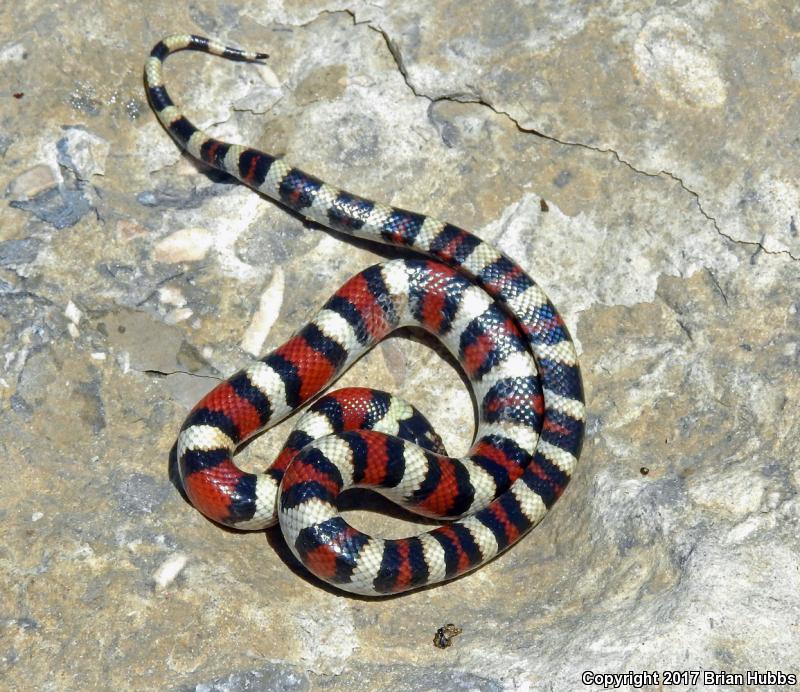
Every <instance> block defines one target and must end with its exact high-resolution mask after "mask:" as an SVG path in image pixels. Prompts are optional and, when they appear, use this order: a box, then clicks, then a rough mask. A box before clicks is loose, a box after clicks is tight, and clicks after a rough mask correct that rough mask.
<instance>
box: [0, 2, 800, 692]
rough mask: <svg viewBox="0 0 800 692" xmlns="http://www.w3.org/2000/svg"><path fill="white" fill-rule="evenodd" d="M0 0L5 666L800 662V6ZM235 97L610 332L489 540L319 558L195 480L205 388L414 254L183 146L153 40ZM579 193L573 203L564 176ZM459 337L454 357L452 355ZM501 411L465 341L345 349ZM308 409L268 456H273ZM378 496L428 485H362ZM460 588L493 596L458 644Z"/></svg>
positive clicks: (155, 674)
mask: <svg viewBox="0 0 800 692" xmlns="http://www.w3.org/2000/svg"><path fill="white" fill-rule="evenodd" d="M146 7H148V8H149V9H147V10H142V11H140V12H136V13H132V12H131V6H130V5H129V4H127V3H122V2H119V1H118V0H116V1H114V2H108V3H103V5H102V9H98V7H97V6H96V5H93V4H92V3H67V4H61V5H58V6H56V5H53V4H52V3H45V2H42V1H41V0H32V1H31V2H28V3H26V11H25V12H24V13H21V12H18V11H17V9H16V8H15V7H14V6H13V3H6V4H5V5H4V6H3V7H2V8H0V73H1V74H2V77H3V84H4V87H3V92H2V99H3V111H2V118H0V157H2V163H3V165H2V166H1V167H0V190H2V194H3V195H4V200H3V204H2V205H0V345H1V346H2V361H0V407H1V408H0V468H2V471H3V474H4V478H5V482H4V483H3V484H2V485H0V518H2V520H3V522H4V525H5V536H6V538H5V540H4V541H3V546H2V548H0V577H2V583H3V584H4V587H3V589H2V590H0V624H2V627H0V670H2V673H0V679H2V680H3V681H4V682H3V686H4V687H5V686H7V687H8V688H17V689H26V688H34V687H35V688H39V689H64V688H81V689H86V688H120V687H122V688H128V687H132V688H137V689H141V688H153V689H164V688H177V689H197V690H245V689H290V690H293V689H297V690H307V689H326V690H339V689H341V690H349V689H397V690H417V689H478V690H499V689H555V690H574V689H580V688H581V673H582V671H585V670H592V671H597V672H608V673H614V672H624V671H629V670H630V671H641V670H656V671H660V670H673V669H700V670H710V671H718V670H726V671H729V672H743V671H746V670H764V671H766V670H772V671H775V670H782V671H784V672H792V673H794V674H798V673H800V538H799V536H800V496H799V495H798V489H800V462H798V459H800V416H798V411H799V410H800V384H799V380H798V378H797V371H798V364H799V363H800V329H799V327H800V315H798V296H800V265H798V258H800V239H799V238H798V230H797V229H798V223H800V221H798V216H800V186H798V183H797V171H798V170H800V146H799V142H800V140H798V135H797V132H798V125H799V124H800V52H799V51H798V48H797V46H798V45H800V43H798V38H799V36H798V34H799V33H800V9H798V6H795V5H793V4H792V3H783V2H779V1H777V0H756V2H754V3H749V4H747V5H745V4H738V5H737V4H736V3H732V4H725V3H718V2H713V1H710V0H696V1H691V2H687V3H669V4H663V3H660V4H655V5H654V4H653V3H645V2H636V1H633V0H631V1H630V2H602V3H584V2H577V1H569V2H552V1H551V2H544V3H528V2H523V1H522V0H516V1H514V2H506V1H501V0H492V1H490V2H453V1H450V0H447V1H444V2H437V3H424V2H406V3H389V2H386V1H385V0H384V1H378V2H370V3H366V2H358V1H354V2H353V3H351V4H350V5H349V6H347V9H344V8H343V7H342V6H341V5H340V4H337V3H334V2H327V1H324V0H318V1H310V2H304V3H289V2H271V3H263V2H262V3H255V2H244V3H241V4H240V5H239V6H238V7H237V6H235V5H232V4H224V3H223V4H220V3H214V2H209V1H208V0H199V1H195V2H185V1H184V0H177V2H174V3H170V4H166V5H164V4H160V5H158V6H156V5H147V6H146ZM176 31H192V32H195V33H204V34H210V35H214V36H217V37H219V38H222V39H225V40H227V41H230V42H231V43H234V44H238V45H242V46H246V47H252V48H256V49H264V48H265V49H266V50H268V51H269V52H270V53H271V55H272V58H271V59H270V61H269V68H266V67H261V68H259V67H253V66H248V65H241V64H240V65H237V64H233V63H229V62H226V61H223V60H219V59H215V58H210V57H206V56H201V55H198V54H182V55H180V56H177V57H175V58H173V59H172V60H171V61H170V63H169V65H168V67H167V76H168V82H169V84H170V85H171V91H172V93H173V95H174V97H175V98H176V100H178V101H179V102H180V103H182V104H183V105H184V107H185V109H186V110H187V112H188V113H189V114H190V115H191V116H192V118H193V119H195V120H196V122H198V123H199V124H200V125H202V126H204V127H209V128H211V130H212V131H213V132H214V133H215V134H217V135H218V136H221V137H224V138H227V139H229V140H232V141H238V142H246V143H250V144H252V145H254V146H260V147H261V148H264V149H266V150H268V151H271V152H273V153H279V154H286V155H287V156H289V157H290V158H291V160H292V161H295V162H297V163H298V164H299V165H301V166H302V167H303V168H305V169H306V170H308V171H311V172H314V173H315V174H317V175H319V176H320V177H322V178H324V179H326V180H330V181H331V182H332V183H335V184H338V185H341V186H344V187H346V188H347V189H350V190H353V191H355V192H360V193H362V194H365V195H368V196H370V197H374V198H376V199H381V200H383V201H387V202H390V203H393V204H397V205H400V206H403V207H406V208H412V209H418V210H420V211H425V212H427V213H432V214H435V215H436V216H438V217H442V218H446V219H448V220H450V221H453V222H454V223H458V224H460V225H463V226H465V227H467V228H472V229H475V230H476V231H477V232H478V233H479V234H480V235H481V236H482V237H484V238H486V239H488V240H491V241H493V242H495V243H496V244H497V245H498V246H499V247H501V248H502V249H503V250H504V251H506V252H507V253H509V254H510V255H512V256H513V257H515V258H516V259H517V260H518V261H519V262H520V263H521V264H522V265H523V266H525V267H527V268H528V269H529V270H530V272H531V274H532V275H533V276H535V277H536V278H537V279H538V280H539V281H540V282H541V284H542V285H543V286H544V287H545V288H546V289H547V290H548V292H549V293H550V295H551V297H552V298H553V300H554V302H555V303H556V305H558V306H559V308H560V309H561V310H562V311H563V313H564V315H565V318H566V320H567V322H568V324H569V326H570V328H571V330H572V332H573V334H574V335H575V337H576V339H577V341H578V343H579V344H580V347H581V351H582V356H581V357H582V365H583V369H584V376H585V386H586V391H587V399H588V410H589V427H588V437H587V441H586V445H585V450H584V453H583V457H582V465H581V466H580V468H579V471H578V473H577V475H576V477H575V480H574V481H573V483H572V485H571V486H570V487H569V488H568V490H567V492H566V493H565V495H564V497H563V498H562V499H561V501H560V502H559V503H558V504H557V505H556V507H555V508H554V510H553V511H552V512H551V514H550V516H548V517H547V518H546V520H545V521H544V522H543V524H542V525H541V526H540V527H538V529H537V530H535V531H534V532H533V533H532V534H531V535H530V536H529V537H527V538H526V539H525V540H524V541H522V542H521V543H520V544H519V545H518V546H516V547H515V548H514V549H513V550H511V551H510V552H509V553H507V554H505V555H504V556H502V557H500V558H499V559H498V560H496V561H494V562H493V563H492V564H490V565H488V566H486V567H485V568H483V569H481V570H480V571H478V572H476V573H475V574H473V575H471V576H468V577H466V578H463V579H460V580H457V581H455V582H453V583H450V584H447V585H444V586H440V587H438V588H435V589H431V590H426V591H423V592H419V593H414V594H410V595H407V596H405V597H402V598H395V599H385V600H379V601H368V600H359V599H353V598H349V597H346V596H342V595H340V594H338V593H334V592H332V591H330V590H327V589H325V588H322V587H320V586H319V585H318V584H317V583H315V582H313V581H312V580H310V579H309V578H307V577H306V576H305V575H304V574H303V572H302V570H301V569H300V568H298V567H297V566H296V565H295V564H294V562H293V561H292V559H291V557H290V556H289V554H288V551H287V549H286V548H285V546H284V545H283V544H282V539H281V537H280V535H279V534H278V533H276V532H274V531H269V532H267V533H266V536H265V535H264V534H262V533H254V534H238V533H233V532H227V531H223V530H221V529H220V528H218V527H216V526H214V525H213V524H211V523H210V522H208V521H206V520H204V519H203V518H202V517H201V516H200V515H199V514H198V513H197V512H195V511H194V510H192V508H191V507H189V506H188V505H187V504H186V503H185V502H183V501H182V499H181V497H180V495H179V494H178V492H177V491H176V490H175V488H174V487H173V485H172V484H171V483H170V479H169V474H168V455H169V451H170V448H171V446H172V443H173V441H174V438H175V435H176V431H177V429H178V427H179V425H180V423H181V421H182V419H183V418H184V416H185V414H186V412H187V409H188V408H189V407H190V406H191V405H192V404H193V403H194V402H195V401H196V400H197V398H198V397H199V396H200V395H202V393H203V392H205V391H206V390H208V389H209V388H210V387H211V386H213V385H214V383H215V382H216V381H217V380H218V379H219V378H221V377H224V376H226V375H228V374H231V373H232V372H234V371H235V370H236V369H238V368H239V367H240V366H241V365H242V364H243V363H245V362H247V360H248V359H249V358H250V357H251V355H250V353H252V352H258V351H260V350H261V349H262V347H263V348H269V347H273V346H275V345H277V344H279V343H281V342H282V341H283V340H284V339H285V338H286V337H288V336H289V335H290V334H291V333H292V332H293V331H294V330H295V329H296V328H297V327H299V326H300V325H301V324H302V323H303V322H304V320H305V319H306V318H307V317H308V316H309V315H310V314H311V313H312V311H313V310H314V309H315V308H316V307H318V306H319V305H320V304H321V303H322V302H323V300H324V299H325V298H326V297H327V296H328V295H329V294H330V293H331V292H332V291H333V290H335V289H336V288H337V287H338V286H339V285H340V284H341V283H342V282H343V281H344V280H345V279H346V278H347V277H349V276H350V275H352V274H353V273H355V272H357V271H358V270H360V269H362V268H364V267H365V266H368V265H369V264H370V263H373V262H374V261H376V258H378V257H381V256H387V255H388V254H390V253H391V251H386V252H384V251H382V250H380V249H378V248H374V247H371V246H367V245H365V244H360V243H359V244H348V243H345V242H344V241H343V240H342V239H340V238H339V237H335V236H333V235H330V234H328V233H326V232H324V231H322V230H320V229H318V228H312V227H304V226H303V224H302V223H301V222H300V221H298V220H297V219H295V218H294V217H292V216H291V215H289V214H287V213H286V212H285V211H283V210H282V209H280V208H279V207H277V206H276V205H274V204H272V203H270V202H268V201H266V200H264V199H262V198H260V197H259V196H258V195H257V194H255V193H253V192H252V191H250V190H247V189H245V188H244V187H242V186H240V185H237V184H234V183H233V182H232V181H230V180H228V179H226V178H224V177H222V176H219V175H216V174H214V173H210V172H209V171H207V170H204V169H201V168H199V167H198V166H196V165H194V164H193V163H192V162H191V161H190V160H188V159H186V158H185V157H183V156H181V155H180V153H179V152H178V150H177V148H176V147H175V145H174V144H173V143H172V141H171V140H170V139H169V137H168V136H167V135H166V134H165V133H164V132H163V131H162V130H161V128H160V127H159V126H158V124H157V122H156V120H155V118H154V117H153V115H152V114H151V112H150V111H149V109H148V106H147V103H146V100H145V97H144V93H143V88H142V80H141V70H142V64H143V61H144V58H145V56H146V54H147V52H148V51H149V49H150V47H151V45H152V44H153V43H154V42H155V41H157V40H158V39H159V38H160V37H161V36H162V35H165V34H167V33H172V32H176ZM543 200H544V203H543ZM432 374H436V375H437V376H438V377H437V378H434V377H433V376H432ZM342 384H351V385H355V384H370V385H373V386H378V387H381V388H384V389H388V390H391V391H394V392H396V393H399V394H401V395H403V396H405V397H406V398H408V399H409V400H411V401H413V402H414V403H415V404H417V405H418V406H419V407H420V409H421V410H423V411H424V412H425V413H426V414H427V415H429V416H430V418H431V419H432V421H433V422H434V423H436V424H438V427H439V428H440V430H441V431H442V435H443V437H444V439H445V442H446V443H447V445H448V448H449V449H450V450H451V451H454V452H460V451H463V450H465V449H466V448H467V446H468V445H469V442H470V435H471V431H472V424H473V412H472V409H471V404H470V399H469V396H468V394H467V393H466V391H464V389H463V385H462V383H461V380H460V378H459V377H458V374H457V373H456V372H455V371H454V370H453V369H452V368H450V367H449V366H447V367H444V368H443V367H442V360H441V356H440V355H438V354H437V353H435V352H433V351H432V350H431V348H430V344H429V343H428V342H421V341H418V340H416V339H412V338H409V337H407V336H396V337H392V338H390V339H389V340H388V341H386V342H385V343H384V344H382V345H381V346H380V347H378V348H376V349H375V350H373V352H372V353H370V354H369V355H368V356H367V357H366V358H365V359H364V360H363V361H362V362H360V363H359V364H358V365H357V366H356V367H354V368H353V369H352V370H351V372H349V373H347V375H345V377H344V378H343V379H342ZM287 430H288V425H286V424H283V425H281V426H279V428H278V429H277V430H276V431H273V432H270V433H267V434H266V435H265V436H263V437H262V438H260V439H259V440H258V441H257V442H256V443H255V444H253V445H250V446H249V447H248V449H247V450H246V451H245V452H244V454H243V455H242V463H243V464H244V465H247V466H248V467H249V468H261V467H263V466H265V465H266V464H268V463H269V462H270V460H271V458H272V455H273V454H274V453H275V451H276V450H277V449H278V448H279V446H280V444H281V442H282V440H283V437H284V436H285V433H286V432H287ZM348 514H349V516H350V517H351V518H352V520H353V521H354V522H355V523H356V524H358V525H359V526H361V527H364V528H367V529H370V530H384V531H386V532H387V533H388V534H389V535H395V536H396V535H403V534H406V533H409V532H412V531H415V530H417V528H418V527H419V526H424V525H425V524H423V523H413V522H408V521H405V520H403V519H401V518H398V517H396V516H390V517H388V518H387V517H382V516H380V515H377V514H375V513H374V512H372V511H367V510H361V511H358V510H352V511H350V512H349V513H348ZM447 622H454V623H456V624H458V625H459V626H461V627H463V629H464V633H463V634H462V635H461V636H460V637H458V638H457V639H455V641H454V644H453V646H452V647H450V648H449V649H447V650H445V651H441V650H438V649H435V648H434V647H433V645H432V643H431V640H432V637H433V634H434V632H435V631H436V629H438V628H439V627H440V626H442V625H443V624H445V623H447Z"/></svg>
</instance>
